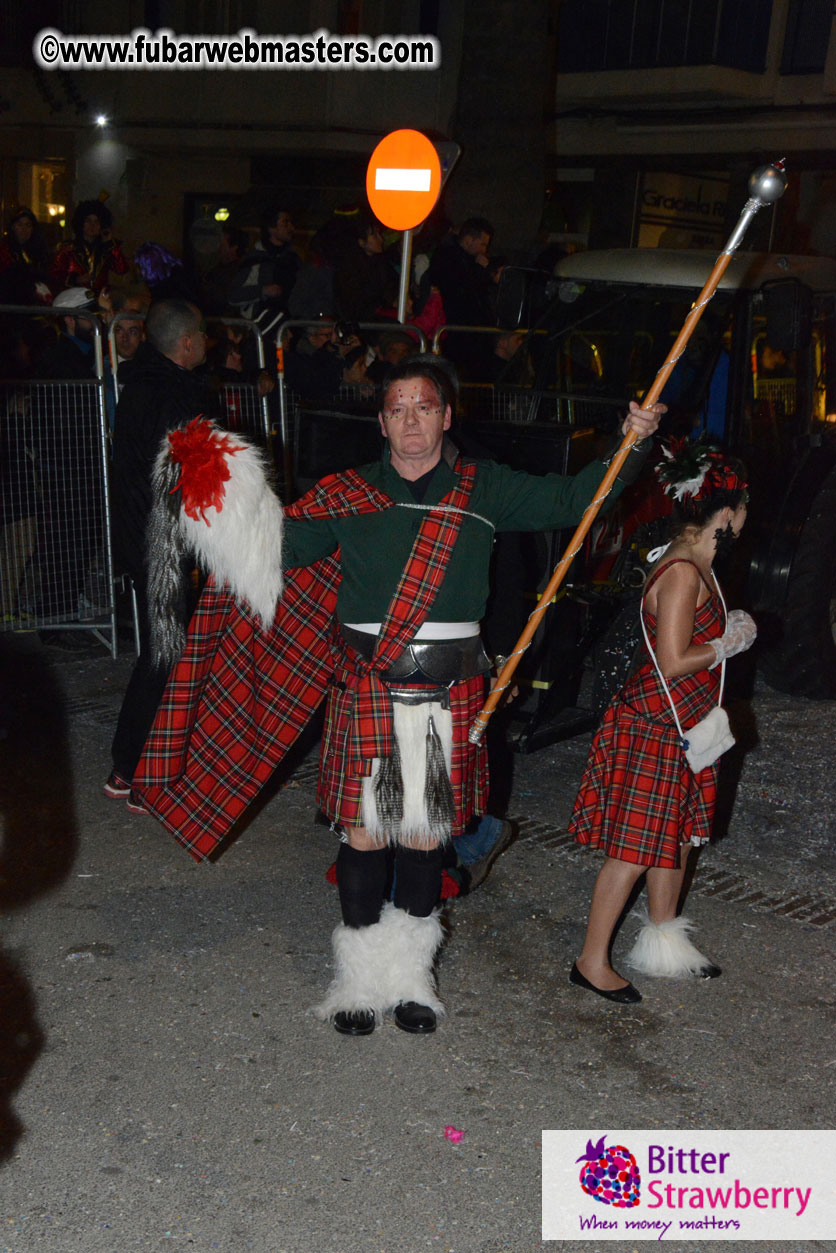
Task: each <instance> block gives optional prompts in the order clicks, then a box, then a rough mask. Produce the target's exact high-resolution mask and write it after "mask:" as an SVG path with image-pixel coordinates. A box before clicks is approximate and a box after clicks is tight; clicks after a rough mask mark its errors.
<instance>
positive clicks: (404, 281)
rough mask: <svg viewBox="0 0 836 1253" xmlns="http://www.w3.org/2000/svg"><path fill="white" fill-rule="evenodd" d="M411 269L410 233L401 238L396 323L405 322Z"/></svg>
mask: <svg viewBox="0 0 836 1253" xmlns="http://www.w3.org/2000/svg"><path fill="white" fill-rule="evenodd" d="M411 269H412V231H411V230H409V231H404V233H403V235H402V237H401V284H400V288H399V289H398V321H399V322H400V323H404V322H405V321H406V298H407V296H408V295H409V274H410V270H411Z"/></svg>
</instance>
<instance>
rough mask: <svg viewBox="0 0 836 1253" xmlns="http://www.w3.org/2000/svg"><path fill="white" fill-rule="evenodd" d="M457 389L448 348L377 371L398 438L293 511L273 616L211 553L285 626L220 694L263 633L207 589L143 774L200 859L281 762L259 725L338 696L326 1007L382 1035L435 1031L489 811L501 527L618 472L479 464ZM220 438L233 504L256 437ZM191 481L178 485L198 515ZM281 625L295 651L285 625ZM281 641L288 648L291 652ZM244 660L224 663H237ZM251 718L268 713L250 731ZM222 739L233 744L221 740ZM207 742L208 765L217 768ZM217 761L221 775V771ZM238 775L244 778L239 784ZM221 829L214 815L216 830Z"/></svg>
mask: <svg viewBox="0 0 836 1253" xmlns="http://www.w3.org/2000/svg"><path fill="white" fill-rule="evenodd" d="M454 404H455V390H454V385H453V382H452V378H451V374H450V372H449V369H448V368H447V367H445V365H444V364H443V363H439V362H438V360H437V359H429V360H428V359H422V358H417V359H416V358H413V359H412V360H407V361H405V362H403V363H402V364H401V365H400V366H397V367H395V369H394V370H393V371H392V372H391V373H390V375H389V376H388V378H387V380H386V382H385V383H384V386H383V394H382V405H381V409H380V414H379V423H380V429H381V432H382V434H383V436H384V439H385V441H386V444H385V448H384V452H383V456H382V458H381V459H380V461H379V462H375V463H372V464H370V465H367V466H362V467H360V468H359V469H358V470H352V471H347V472H345V473H344V474H339V475H331V476H329V477H328V478H326V479H324V480H322V481H321V482H320V483H319V484H317V486H316V487H315V488H313V489H312V490H311V491H310V492H309V493H307V495H305V496H304V497H302V499H301V500H299V501H297V502H296V503H295V504H294V505H291V506H290V507H288V508H286V509H285V510H284V518H283V537H282V556H281V565H282V566H283V567H284V570H285V572H286V581H285V588H284V593H283V595H282V597H281V600H280V601H279V605H278V610H277V612H276V615H275V619H274V620H272V619H271V617H270V605H271V596H272V597H274V596H275V589H274V590H273V591H269V592H267V593H266V594H264V593H262V594H261V597H260V599H259V596H254V595H253V594H252V592H251V591H250V590H249V588H248V587H247V586H245V583H246V580H242V579H241V578H240V577H239V575H240V571H238V570H236V569H235V566H236V561H235V560H234V559H230V561H229V563H228V564H227V566H226V567H224V564H223V561H218V560H217V554H216V553H212V552H205V554H204V555H205V556H206V557H207V558H208V559H209V563H210V566H211V568H212V569H213V572H214V574H215V583H217V584H220V583H222V582H223V581H224V580H226V581H227V583H229V584H230V585H231V593H232V594H231V596H230V595H229V594H226V593H223V592H220V593H219V592H218V591H217V589H213V588H212V587H211V586H210V591H209V595H210V598H217V597H221V598H223V596H224V595H226V603H227V605H228V604H229V603H230V602H231V601H232V599H233V598H234V596H235V595H236V594H237V595H238V596H239V598H240V597H241V596H244V597H246V599H247V600H248V602H249V606H250V611H251V612H250V614H249V615H248V616H249V618H252V613H253V611H254V612H256V613H260V616H261V618H262V620H263V621H271V620H272V621H273V626H272V628H271V631H270V632H266V633H265V632H264V631H260V632H259V631H258V630H256V633H255V637H254V646H255V648H256V651H257V652H258V657H257V661H256V663H255V665H254V670H255V671H257V672H258V680H257V682H255V683H254V684H252V685H251V686H252V691H250V690H249V688H248V690H247V692H246V693H245V692H244V691H243V690H241V691H240V692H235V693H234V694H233V700H232V701H230V699H229V691H228V690H225V691H222V690H220V689H221V688H223V687H224V683H218V684H216V687H217V689H218V690H217V691H216V692H215V694H214V695H211V689H212V683H213V681H214V680H215V679H216V678H217V674H218V669H219V668H218V656H219V655H220V653H221V652H223V650H224V649H227V650H228V652H229V657H230V658H231V657H233V655H235V656H236V662H235V670H236V672H237V673H238V674H240V671H241V665H242V662H241V649H243V650H244V651H245V652H246V656H247V658H248V659H249V658H251V656H252V655H253V649H252V646H253V639H252V638H251V634H250V633H251V631H252V628H251V626H247V627H242V625H241V621H240V613H239V612H238V611H237V610H235V611H230V612H233V618H232V619H230V622H228V623H226V624H224V625H223V626H222V625H221V624H220V618H219V617H218V614H219V609H218V601H217V599H210V602H209V603H210V606H211V607H212V608H211V612H212V614H213V617H212V618H211V622H210V621H209V619H208V618H206V622H205V624H204V625H203V626H202V625H201V609H200V608H199V609H198V613H197V615H196V618H195V623H194V625H193V628H192V633H190V638H189V641H188V642H187V644H186V649H185V651H184V653H183V655H182V657H181V660H180V662H179V663H178V665H177V666H175V669H174V672H173V674H172V680H171V682H170V692H169V698H168V700H167V702H166V701H164V705H163V710H162V711H161V717H160V719H158V723H157V726H156V727H155V732H154V733H153V734H152V737H151V739H150V740H149V744H148V745H147V746H146V755H145V758H144V759H143V762H142V763H141V765H140V775H141V777H140V778H138V779H135V781H134V782H135V786H137V787H138V790H139V792H140V795H142V797H143V800H144V801H145V803H147V804H148V805H149V807H150V808H151V809H152V810H153V811H154V813H155V814H156V815H157V816H158V817H159V818H160V819H161V821H163V822H164V823H165V825H167V826H168V827H169V828H170V829H171V830H172V831H173V832H174V834H175V835H176V836H177V838H178V839H180V840H181V842H183V843H184V844H185V845H186V846H187V847H188V848H189V851H190V852H192V853H193V855H195V856H197V857H202V856H205V855H207V851H211V848H212V847H214V845H215V843H216V842H217V838H218V835H219V834H220V832H221V831H222V830H223V829H225V828H223V827H222V826H219V825H218V822H217V818H218V815H219V814H221V813H223V815H225V816H226V817H227V818H229V819H230V821H231V818H232V817H234V816H237V814H238V813H240V812H241V811H242V809H243V807H244V805H245V804H246V803H248V801H249V800H251V799H252V796H253V795H254V794H255V791H257V784H256V785H253V782H252V780H253V778H254V776H255V775H256V774H258V776H259V780H260V782H263V781H264V779H265V778H266V777H267V775H268V774H269V771H266V770H265V767H264V762H265V761H267V760H268V759H269V762H270V766H271V768H272V764H274V756H273V755H271V750H270V749H269V748H268V747H267V746H266V745H265V743H264V741H265V740H269V741H271V743H272V742H273V741H275V740H276V739H279V738H281V739H283V740H284V743H285V746H286V745H287V744H289V743H290V742H291V740H292V738H294V736H295V735H297V734H298V733H299V730H301V728H302V726H303V725H304V722H305V720H306V719H305V713H306V711H307V713H308V716H309V712H310V711H311V710H312V709H313V708H314V707H315V705H316V704H318V702H319V700H320V699H321V696H322V695H325V696H326V697H327V704H326V719H325V731H324V734H323V740H322V748H321V761H320V779H319V789H318V802H319V805H320V807H321V808H322V809H323V811H324V812H325V814H326V815H327V816H328V818H329V819H330V820H331V822H332V824H333V827H334V829H335V831H337V832H338V833H339V834H340V837H341V843H340V848H339V852H338V856H337V884H338V889H339V897H340V907H341V911H342V923H341V925H340V926H338V927H337V929H336V930H335V932H334V936H333V945H334V955H335V976H334V979H333V982H332V984H331V987H330V988H329V990H328V992H327V994H326V997H325V999H324V1001H323V1002H322V1004H321V1005H319V1006H318V1007H317V1012H318V1014H319V1015H320V1016H321V1017H322V1018H324V1019H326V1020H330V1021H331V1022H333V1024H334V1026H335V1028H336V1029H337V1030H338V1031H340V1032H342V1033H344V1034H350V1035H365V1034H369V1033H371V1032H372V1031H373V1030H374V1028H375V1025H376V1024H377V1023H378V1022H380V1021H381V1019H382V1016H383V1015H384V1014H385V1013H387V1012H390V1011H391V1012H392V1013H393V1016H394V1021H395V1023H396V1024H397V1026H399V1027H400V1028H401V1029H402V1030H405V1031H408V1032H412V1033H415V1034H426V1033H428V1032H431V1031H434V1030H435V1026H436V1018H437V1016H438V1015H439V1014H441V1013H443V1007H442V1005H441V1002H440V1000H439V999H438V995H437V992H436V988H435V983H434V977H433V964H434V961H435V957H436V954H437V952H438V949H439V947H440V945H441V942H442V930H441V924H440V921H439V918H438V912H437V908H436V907H437V903H438V899H439V895H440V886H441V871H442V854H443V846H444V845H445V844H446V843H447V842H448V841H449V840H450V839H452V838H453V836H455V835H457V834H458V833H460V832H461V831H462V829H463V827H464V826H465V825H466V824H467V822H468V821H469V819H470V818H471V817H472V815H473V814H474V813H480V812H483V811H484V807H485V802H486V800H487V763H486V754H485V751H484V747H483V746H482V745H478V746H477V745H472V744H470V743H469V742H468V730H469V727H470V725H471V723H472V720H473V717H474V716H475V714H476V713H477V712H478V710H479V708H480V706H481V703H482V698H483V695H484V688H485V674H486V673H487V671H488V669H489V668H490V662H489V660H488V658H487V656H486V655H485V652H484V649H483V648H482V645H481V642H480V637H479V621H480V619H481V618H482V616H483V614H484V607H485V600H486V598H487V594H488V590H489V589H488V578H489V563H490V557H491V549H492V544H493V537H494V534H495V532H497V531H502V530H505V531H512V530H515V531H521V530H540V529H552V528H558V527H563V526H567V525H570V524H574V523H575V522H577V521H578V520H579V518H580V517H581V515H582V513H583V510H584V508H585V507H586V505H587V504H588V503H589V501H590V499H591V498H592V496H593V494H594V492H595V489H596V488H597V486H598V485H599V483H600V481H601V479H602V477H603V474H604V465H603V464H602V462H601V461H595V462H593V463H591V465H589V466H588V467H586V468H585V469H584V470H582V471H581V472H580V473H579V474H578V475H575V476H574V477H568V476H563V475H557V474H548V475H542V476H540V475H528V474H524V473H520V472H517V471H513V470H511V469H509V468H508V467H506V466H502V465H498V464H497V463H494V462H490V461H479V462H467V461H465V460H463V459H462V458H461V457H460V456H459V455H458V453H457V450H456V449H455V447H454V446H453V444H452V442H451V441H450V440H449V438H448V437H447V435H446V432H447V431H448V430H449V427H450V423H451V420H452V414H453V407H454ZM662 408H663V407H662V406H656V407H655V408H654V411H653V412H648V413H643V412H640V410H639V408H638V406H637V405H635V404H633V405H631V412H630V414H629V416H628V417H627V418H626V419H625V423H624V430H625V431H626V430H627V429H633V430H635V431H636V432H637V434H638V435H639V436H640V437H641V438H642V439H645V438H646V437H647V436H650V435H651V434H652V433H653V432H654V431H655V429H656V427H657V425H658V421H659V413H660V412H661V411H662ZM619 442H620V441H619ZM649 442H650V441H649V440H647V445H649ZM226 451H227V454H228V455H227V463H228V465H229V466H230V467H232V478H233V482H231V483H230V484H229V492H228V495H229V500H230V502H231V501H232V497H233V486H234V481H235V465H234V463H235V462H236V459H237V458H239V457H246V455H247V454H246V452H242V450H241V449H240V448H239V449H236V448H234V447H232V448H230V447H227V450H226ZM613 451H615V450H614V449H613ZM645 451H646V449H645V450H644V451H643V450H639V451H638V452H635V453H632V454H631V456H630V457H629V458H628V460H627V463H626V466H627V469H626V471H625V472H622V476H621V483H622V485H623V484H624V483H626V482H627V481H632V479H633V478H634V477H635V475H636V474H637V473H638V471H639V469H640V467H641V465H642V463H643V461H644V452H645ZM165 453H166V450H165V448H164V450H163V456H162V459H161V464H162V462H164V461H165ZM227 477H229V476H228V475H227ZM166 490H170V489H168V488H167V489H166ZM618 490H619V488H618V486H617V488H616V491H615V493H614V495H617V493H618ZM186 495H187V492H186V490H185V489H183V496H184V510H185V511H186V512H188V505H187V504H186V503H185V496H186ZM223 496H224V490H223V488H221V490H220V491H219V493H216V497H215V501H214V505H217V506H218V508H217V514H214V506H213V508H212V509H208V510H205V511H204V513H205V515H206V517H205V520H206V521H209V520H210V517H209V515H214V520H213V525H212V526H210V527H208V528H207V527H205V526H204V525H203V520H201V519H199V520H197V521H195V522H194V525H193V526H192V527H191V533H190V536H189V538H190V540H193V541H195V542H198V543H202V544H204V546H207V545H208V547H209V548H211V543H210V542H209V541H208V540H207V531H210V532H211V531H212V530H214V529H220V527H219V526H218V523H219V522H220V521H221V520H222V519H223V513H224V510H223ZM228 512H229V513H230V514H232V509H231V508H230V509H229V510H228ZM240 512H241V511H240V508H239V509H238V513H240ZM230 525H232V524H231V523H230ZM270 526H273V524H272V523H271V524H270V525H269V526H266V527H263V528H262V530H264V531H265V533H267V532H269V531H270ZM257 530H258V528H252V529H251V531H252V533H253V534H255V533H256V532H257ZM273 533H274V534H275V533H277V528H276V527H273ZM252 546H253V545H252V544H251V547H252ZM262 551H263V545H262V546H261V547H260V548H259V552H262ZM271 560H272V564H273V565H275V564H276V562H275V560H274V559H271ZM261 564H262V565H265V564H270V562H269V561H267V560H266V559H265V560H264V561H262V562H261ZM210 582H211V581H210ZM205 598H206V593H204V599H205ZM260 604H263V605H264V608H262V609H259V608H258V607H257V606H258V605H260ZM208 612H209V611H208V610H204V617H206V614H207V613H208ZM226 612H227V608H226V607H224V608H223V613H226ZM230 623H231V625H230ZM276 637H280V638H281V640H282V645H281V648H274V647H273V645H272V643H269V641H271V640H274V639H275V638H276ZM201 639H202V640H203V641H204V643H203V644H202V645H201V643H200V641H201ZM229 639H233V640H234V642H233V643H232V644H228V643H227V642H226V641H228V640H229ZM324 639H325V640H326V643H327V650H326V651H327V657H323V656H322V653H323V640H324ZM207 641H208V642H207ZM219 641H220V642H219ZM265 649H269V656H268V655H267V654H266V653H265V651H264V650H265ZM236 650H237V651H236ZM277 653H283V658H282V659H280V660H279V661H278V663H275V657H274V654H277ZM274 663H275V664H274ZM247 664H249V661H248V662H247ZM282 667H283V669H282ZM231 672H232V671H231V669H230V670H229V671H226V672H225V677H226V679H227V680H228V678H229V674H230V673H231ZM268 672H269V688H270V692H269V695H265V694H264V693H265V688H266V687H267V686H268V684H267V683H266V682H263V681H262V680H264V676H265V675H266V674H268ZM178 685H179V686H178ZM226 686H227V689H228V682H227V685H226ZM197 687H200V688H201V689H202V699H203V700H204V702H205V701H206V700H207V697H206V692H207V691H209V692H210V696H209V698H208V700H209V703H210V704H212V703H213V702H214V707H213V709H212V716H211V719H206V720H205V726H204V728H203V729H201V728H200V727H199V728H198V730H199V733H198V734H196V733H195V729H194V723H193V722H192V721H189V723H188V733H187V734H186V733H184V732H183V730H182V727H183V718H182V717H181V715H180V713H178V709H180V707H181V706H183V705H186V704H188V702H189V700H190V699H191V697H190V693H191V692H193V691H194V689H195V688H197ZM256 689H257V690H256ZM253 692H255V695H253ZM312 692H313V693H314V695H311V693H312ZM245 697H246V699H245ZM277 697H279V698H280V699H278V700H277ZM224 702H226V703H224ZM245 704H246V706H247V712H243V706H244V705H245ZM253 708H255V710H256V712H255V714H254V715H253V714H251V711H252V709H253ZM166 711H167V712H166ZM300 711H301V712H300ZM249 717H252V721H253V726H252V728H247V729H245V728H244V722H246V720H247V718H249ZM210 724H211V725H210ZM206 727H208V728H209V729H208V730H207V729H206ZM265 728H267V730H266V731H265ZM224 737H225V739H224V742H225V745H226V747H225V750H224V755H223V756H220V755H218V753H217V752H215V748H214V746H216V745H217V743H218V742H219V740H220V739H222V738H224ZM187 738H188V740H189V743H188V745H187V744H186V739H187ZM256 739H258V740H259V743H260V744H261V745H262V748H263V750H264V751H261V750H259V751H260V756H259V760H258V762H257V764H256V765H254V764H253V762H254V760H255V759H254V758H253V757H252V754H251V753H250V747H251V744H252V743H253V742H254V741H255V740H256ZM207 744H209V745H210V747H209V749H207V747H206V745H207ZM172 759H176V760H177V764H176V766H175V767H174V768H172V766H171V761H172ZM206 761H209V762H211V763H212V764H211V767H210V768H209V767H207V768H204V767H203V766H202V765H201V762H206ZM184 763H185V764H184ZM195 763H196V764H195ZM221 766H222V767H223V770H222V773H223V775H224V777H225V783H224V785H223V787H222V788H221V789H219V784H218V776H219V774H220V773H221ZM231 772H232V774H231ZM175 776H177V777H176V778H175ZM230 777H234V778H235V779H236V780H240V787H235V788H232V787H231V786H230V782H229V779H230ZM183 779H186V780H187V781H186V783H183V782H182V780H183ZM233 792H235V793H236V795H235V796H233V794H232V793H233ZM228 825H229V822H228V823H227V826H228ZM207 826H208V827H214V829H215V831H216V832H217V834H216V835H212V836H207V831H206V828H207ZM393 872H394V880H395V887H394V894H393V899H392V900H391V901H390V900H389V896H390V890H391V882H392V878H393Z"/></svg>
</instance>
